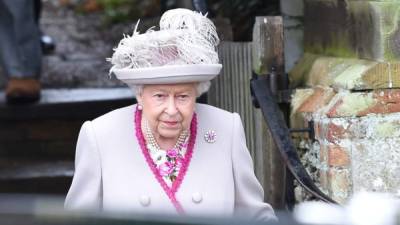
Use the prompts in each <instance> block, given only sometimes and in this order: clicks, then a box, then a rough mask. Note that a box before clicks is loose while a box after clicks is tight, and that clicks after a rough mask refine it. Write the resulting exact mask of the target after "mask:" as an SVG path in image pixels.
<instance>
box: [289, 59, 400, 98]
mask: <svg viewBox="0 0 400 225" xmlns="http://www.w3.org/2000/svg"><path fill="white" fill-rule="evenodd" d="M289 76H290V81H291V85H292V86H293V87H296V86H307V87H315V86H323V87H333V88H335V89H349V90H370V89H384V88H398V87H400V61H395V62H379V61H372V60H363V59H357V58H340V57H329V56H323V55H314V54H309V53H306V54H304V55H303V56H302V58H301V60H300V61H299V63H298V64H297V65H296V66H295V67H294V68H293V69H292V70H291V71H290V72H289Z"/></svg>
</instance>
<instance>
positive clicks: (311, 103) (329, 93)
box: [297, 87, 335, 113]
mask: <svg viewBox="0 0 400 225" xmlns="http://www.w3.org/2000/svg"><path fill="white" fill-rule="evenodd" d="M313 90H314V92H313V94H312V95H311V96H310V97H308V98H307V99H306V100H305V101H304V102H303V103H302V104H301V105H300V107H299V108H298V110H297V111H298V112H303V113H312V112H315V111H317V110H318V109H320V108H322V107H323V106H325V105H326V104H327V103H328V102H329V101H330V100H331V99H332V97H333V96H334V95H335V92H334V91H333V90H332V89H330V88H320V87H316V88H314V89H313Z"/></svg>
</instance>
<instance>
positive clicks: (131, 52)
mask: <svg viewBox="0 0 400 225" xmlns="http://www.w3.org/2000/svg"><path fill="white" fill-rule="evenodd" d="M137 25H138V24H136V27H135V30H134V32H133V34H132V35H131V36H129V35H124V38H123V39H122V40H121V41H120V42H119V44H118V47H117V48H115V49H114V54H113V56H112V58H111V59H109V61H111V63H112V65H113V66H112V68H111V70H110V72H113V70H115V69H141V68H148V67H162V66H168V65H191V64H218V62H219V59H218V53H217V51H216V47H217V45H218V44H219V38H218V35H217V32H216V28H215V26H214V24H213V23H212V21H211V20H210V19H208V18H207V17H206V15H202V14H201V13H198V12H195V11H191V10H188V9H173V10H169V11H166V12H165V13H164V14H163V15H162V17H161V19H160V24H159V26H160V30H159V31H155V30H154V29H149V30H148V31H146V32H145V33H143V34H140V33H139V32H138V31H137Z"/></svg>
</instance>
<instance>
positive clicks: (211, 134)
mask: <svg viewBox="0 0 400 225" xmlns="http://www.w3.org/2000/svg"><path fill="white" fill-rule="evenodd" d="M204 140H206V142H208V143H214V142H215V141H216V140H217V134H216V133H215V131H213V130H209V131H207V132H206V134H204Z"/></svg>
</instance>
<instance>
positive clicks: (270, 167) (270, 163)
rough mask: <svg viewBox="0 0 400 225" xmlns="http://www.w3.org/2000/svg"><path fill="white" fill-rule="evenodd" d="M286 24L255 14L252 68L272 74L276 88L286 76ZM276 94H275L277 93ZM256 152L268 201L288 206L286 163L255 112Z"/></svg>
mask: <svg viewBox="0 0 400 225" xmlns="http://www.w3.org/2000/svg"><path fill="white" fill-rule="evenodd" d="M283 42H284V40H283V23H282V17H280V16H266V17H256V21H255V24H254V28H253V42H252V44H253V50H252V54H253V71H254V72H255V73H256V74H257V75H258V76H262V75H265V74H274V75H275V76H270V77H272V78H273V79H274V81H271V83H272V84H274V85H275V86H273V87H271V88H273V89H274V90H272V91H277V90H279V89H282V88H285V87H284V86H285V85H286V84H287V81H286V79H285V76H284V74H285V73H284V71H285V70H284V54H283V51H284V48H283ZM275 94H276V93H275ZM255 117H256V120H257V122H256V123H255V124H256V133H255V135H256V137H255V139H256V151H255V153H254V154H255V155H254V159H255V160H254V164H255V172H256V176H257V178H258V179H259V180H260V182H261V184H262V185H263V187H264V191H265V200H266V201H268V202H269V203H270V204H271V205H272V206H273V207H274V208H276V209H283V208H284V207H285V188H286V187H285V180H286V179H285V175H286V170H285V165H284V163H283V160H282V158H281V156H280V154H279V151H278V149H277V147H276V145H275V143H274V141H273V138H272V136H271V132H270V131H269V129H268V127H267V125H266V124H265V121H264V119H263V116H262V114H261V112H260V110H259V109H257V111H256V115H255Z"/></svg>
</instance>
